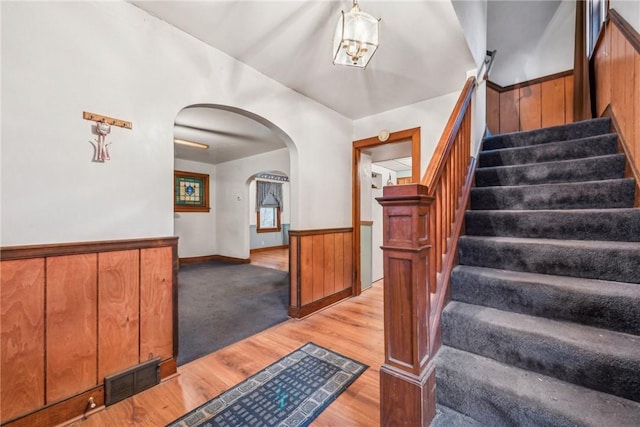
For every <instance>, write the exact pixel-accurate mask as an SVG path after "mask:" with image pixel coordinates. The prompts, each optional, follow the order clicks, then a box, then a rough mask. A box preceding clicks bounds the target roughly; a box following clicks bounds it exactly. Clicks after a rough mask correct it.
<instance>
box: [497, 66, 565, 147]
mask: <svg viewBox="0 0 640 427" xmlns="http://www.w3.org/2000/svg"><path fill="white" fill-rule="evenodd" d="M572 122H573V74H572V72H571V71H564V72H562V73H557V74H553V75H550V76H545V77H540V78H538V79H533V80H529V81H526V82H522V83H516V84H514V85H511V86H507V87H501V86H499V85H496V84H495V83H492V82H487V127H488V128H489V130H490V131H491V132H492V133H494V134H495V133H506V132H517V131H523V130H532V129H539V128H541V127H545V126H553V125H559V124H565V123H572ZM492 127H494V128H496V129H497V130H495V131H494V130H493V129H492Z"/></svg>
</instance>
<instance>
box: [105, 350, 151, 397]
mask: <svg viewBox="0 0 640 427" xmlns="http://www.w3.org/2000/svg"><path fill="white" fill-rule="evenodd" d="M159 366H160V358H159V357H156V358H155V359H151V360H148V361H146V362H144V363H141V364H139V365H136V366H132V367H131V368H128V369H125V370H124V371H120V372H118V373H116V374H113V375H109V376H108V377H105V378H104V389H105V396H104V404H105V405H106V406H109V405H112V404H114V403H116V402H119V401H121V400H123V399H126V398H127V397H130V396H133V395H134V394H136V393H140V392H141V391H142V390H146V389H148V388H149V387H152V386H154V385H156V384H159V383H160V367H159Z"/></svg>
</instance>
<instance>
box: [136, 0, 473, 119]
mask: <svg viewBox="0 0 640 427" xmlns="http://www.w3.org/2000/svg"><path fill="white" fill-rule="evenodd" d="M132 3H133V4H134V5H136V6H137V7H139V8H141V9H143V10H145V11H147V12H148V13H150V14H151V15H154V16H156V17H158V18H160V19H161V20H163V21H166V22H167V23H169V24H171V25H173V26H175V27H177V28H179V29H181V30H183V31H185V32H186V33H188V34H191V35H192V36H194V37H196V38H197V39H200V40H201V41H203V42H205V43H207V44H209V45H211V46H213V47H215V48H217V49H219V50H221V51H223V52H225V53H227V54H229V55H230V56H232V57H234V58H236V59H238V60H239V61H241V62H243V63H245V64H247V65H249V66H251V67H253V68H255V69H256V70H258V71H260V72H261V73H263V74H265V75H266V76H268V77H270V78H272V79H274V80H276V81H278V82H280V83H282V84H283V85H285V86H287V87H289V88H291V89H293V90H295V91H297V92H299V93H301V94H303V95H305V96H307V97H309V98H311V99H313V100H315V101H317V102H319V103H321V104H323V105H326V106H327V107H329V108H331V109H332V110H335V111H337V112H339V113H341V114H343V115H344V116H346V117H348V118H351V119H357V118H361V117H365V116H370V115H373V114H376V113H380V112H382V111H387V110H390V109H393V108H397V107H401V106H404V105H408V104H412V103H415V102H418V101H422V100H425V99H430V98H433V97H436V96H439V95H444V94H447V93H451V92H454V91H457V90H460V89H461V88H462V86H463V84H464V81H465V79H466V74H465V73H466V71H467V70H470V69H473V68H475V65H474V63H473V60H472V57H471V54H470V52H469V49H468V47H467V44H466V42H465V39H464V33H463V30H462V28H461V26H460V24H459V22H458V19H457V17H456V14H455V11H454V9H453V6H452V4H451V2H450V1H380V0H361V1H360V6H361V8H362V10H363V11H364V12H366V13H369V14H371V15H373V16H374V17H376V18H380V19H381V22H380V47H379V48H378V50H377V52H376V53H375V55H374V57H373V59H372V60H371V62H370V63H369V66H368V67H367V69H366V70H362V69H356V68H353V67H344V66H336V65H333V63H332V43H333V36H334V32H335V29H336V25H337V23H338V18H339V16H340V11H341V10H344V11H348V10H349V9H350V8H351V1H349V0H343V1H328V0H324V1H323V0H311V1H301V0H298V1H295V0H293V1H292V0H289V1H269V0H267V1H264V0H263V1H237V0H236V1H224V0H220V1H132Z"/></svg>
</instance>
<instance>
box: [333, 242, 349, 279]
mask: <svg viewBox="0 0 640 427" xmlns="http://www.w3.org/2000/svg"><path fill="white" fill-rule="evenodd" d="M344 236H345V235H344V234H342V233H340V234H336V235H335V236H334V252H333V256H334V259H335V263H334V265H335V278H336V281H335V284H334V290H336V291H339V290H342V289H344V288H345V287H346V286H345V283H348V282H345V277H344V271H345V253H344V244H345V243H344V241H345V240H346V239H345V237H344ZM348 286H350V285H348Z"/></svg>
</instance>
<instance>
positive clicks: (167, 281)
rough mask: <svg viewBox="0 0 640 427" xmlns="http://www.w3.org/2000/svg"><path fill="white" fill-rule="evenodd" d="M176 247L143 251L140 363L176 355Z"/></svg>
mask: <svg viewBox="0 0 640 427" xmlns="http://www.w3.org/2000/svg"><path fill="white" fill-rule="evenodd" d="M172 258H173V248H171V247H164V248H151V249H141V250H140V363H142V362H145V361H147V360H149V359H153V358H154V357H160V358H161V359H162V360H165V359H168V358H170V357H171V356H173V277H172V276H173V268H172Z"/></svg>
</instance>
